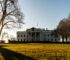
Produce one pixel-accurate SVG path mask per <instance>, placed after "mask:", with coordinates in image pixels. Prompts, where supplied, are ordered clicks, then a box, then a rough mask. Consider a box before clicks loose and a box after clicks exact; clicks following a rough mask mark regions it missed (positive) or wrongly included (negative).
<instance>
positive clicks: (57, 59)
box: [0, 43, 70, 60]
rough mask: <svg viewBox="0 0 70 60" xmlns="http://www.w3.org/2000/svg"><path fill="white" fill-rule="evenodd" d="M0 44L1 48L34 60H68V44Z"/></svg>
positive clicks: (69, 50)
mask: <svg viewBox="0 0 70 60" xmlns="http://www.w3.org/2000/svg"><path fill="white" fill-rule="evenodd" d="M0 46H2V47H1V48H2V49H1V50H6V49H7V50H10V51H13V52H16V53H20V54H22V55H25V56H28V57H30V58H33V59H36V60H70V58H69V57H70V44H47V43H45V44H43V43H41V44H40V43H23V44H1V45H0ZM2 52H3V51H2ZM1 58H2V56H1ZM2 59H3V58H2ZM0 60H1V59H0ZM8 60H9V59H8ZM14 60H15V59H14ZM22 60H23V59H22Z"/></svg>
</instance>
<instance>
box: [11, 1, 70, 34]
mask: <svg viewBox="0 0 70 60" xmlns="http://www.w3.org/2000/svg"><path fill="white" fill-rule="evenodd" d="M18 2H19V4H18V5H19V7H20V9H21V11H22V12H23V13H24V22H25V24H24V25H23V28H22V30H26V29H27V28H31V27H39V28H48V29H55V28H56V27H57V25H58V23H59V21H60V20H61V19H63V18H64V17H67V16H68V14H69V13H70V0H19V1H18ZM37 25H38V26H37ZM10 33H12V34H14V33H15V30H14V31H13V32H12V31H10Z"/></svg>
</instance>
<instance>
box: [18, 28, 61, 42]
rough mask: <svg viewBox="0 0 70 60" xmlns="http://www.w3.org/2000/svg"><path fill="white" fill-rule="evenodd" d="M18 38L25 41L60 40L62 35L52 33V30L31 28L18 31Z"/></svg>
mask: <svg viewBox="0 0 70 60" xmlns="http://www.w3.org/2000/svg"><path fill="white" fill-rule="evenodd" d="M17 40H18V41H23V42H43V41H46V42H60V37H59V36H55V35H54V34H52V30H45V29H40V28H34V27H33V28H30V29H27V30H26V31H18V32H17Z"/></svg>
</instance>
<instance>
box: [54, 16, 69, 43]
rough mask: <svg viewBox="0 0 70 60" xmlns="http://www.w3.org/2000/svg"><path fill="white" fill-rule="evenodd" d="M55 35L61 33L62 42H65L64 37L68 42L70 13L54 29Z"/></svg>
mask: <svg viewBox="0 0 70 60" xmlns="http://www.w3.org/2000/svg"><path fill="white" fill-rule="evenodd" d="M53 33H54V34H55V35H59V36H61V38H62V42H64V39H65V40H66V42H68V40H70V39H69V38H70V15H69V16H68V17H67V18H63V19H62V20H61V21H60V22H59V24H58V26H57V28H56V29H55V30H54V31H53Z"/></svg>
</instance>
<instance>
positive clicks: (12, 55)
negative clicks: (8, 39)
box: [0, 46, 35, 60]
mask: <svg viewBox="0 0 70 60" xmlns="http://www.w3.org/2000/svg"><path fill="white" fill-rule="evenodd" d="M0 53H1V55H2V56H3V58H4V60H35V59H32V58H30V57H28V56H25V55H22V54H20V53H17V52H14V51H11V50H8V49H6V48H3V46H0Z"/></svg>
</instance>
